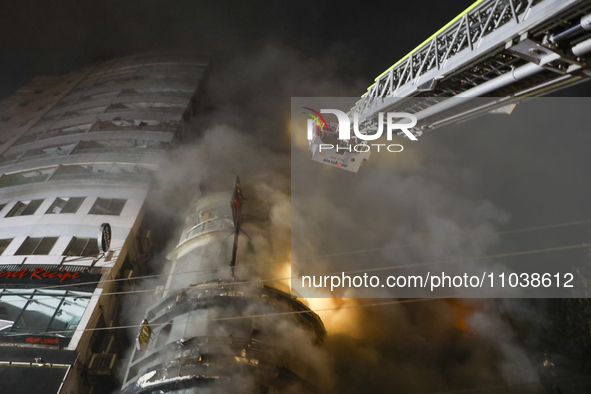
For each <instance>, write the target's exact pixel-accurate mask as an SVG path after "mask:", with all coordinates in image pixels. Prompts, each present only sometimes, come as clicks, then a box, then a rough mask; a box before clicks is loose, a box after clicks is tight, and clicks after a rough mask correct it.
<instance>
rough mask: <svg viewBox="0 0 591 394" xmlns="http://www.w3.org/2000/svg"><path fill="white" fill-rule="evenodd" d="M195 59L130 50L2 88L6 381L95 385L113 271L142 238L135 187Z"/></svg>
mask: <svg viewBox="0 0 591 394" xmlns="http://www.w3.org/2000/svg"><path fill="white" fill-rule="evenodd" d="M205 71H206V63H205V62H203V60H202V59H200V58H198V57H195V56H193V55H182V54H175V55H171V54H145V55H139V56H130V57H126V58H121V59H116V60H111V61H106V62H103V63H100V64H97V65H95V66H92V67H87V68H84V69H82V70H79V71H76V72H72V73H70V74H67V75H64V76H59V77H40V78H35V79H33V80H32V81H31V82H30V83H29V84H27V85H26V86H24V87H23V88H21V89H19V90H18V91H17V92H16V93H15V94H13V95H12V96H10V97H9V98H7V99H5V100H3V101H2V102H0V286H1V289H0V374H1V375H2V377H3V382H2V391H3V392H7V393H8V392H9V393H12V394H18V393H48V394H54V393H69V394H72V393H82V394H84V393H90V392H93V391H95V392H96V391H100V390H98V389H97V385H98V384H99V383H100V381H101V380H100V379H98V378H97V377H98V376H103V375H107V376H108V375H109V374H111V373H112V369H113V368H114V366H115V365H116V363H117V360H116V358H117V357H116V353H117V351H116V350H117V349H116V347H117V341H116V340H115V337H114V335H113V333H114V332H115V331H113V330H108V329H105V328H108V327H111V326H116V325H117V324H118V323H117V318H116V317H117V315H118V310H119V307H120V305H121V299H120V298H119V297H117V296H114V295H113V294H112V293H114V292H116V291H117V290H118V286H120V285H121V284H124V283H125V282H124V281H123V282H121V281H118V282H117V281H113V280H114V279H125V278H127V277H131V276H135V275H137V267H139V268H140V269H141V262H142V261H143V260H144V258H145V256H146V254H147V253H148V252H149V250H150V246H151V245H150V244H151V241H150V231H149V228H150V223H149V222H147V221H146V220H145V199H146V196H147V193H148V190H149V187H150V184H151V182H152V179H153V175H154V173H155V172H156V171H158V168H159V166H160V163H161V160H162V158H163V157H164V155H165V153H166V152H167V150H169V148H170V147H171V146H173V145H174V144H175V143H177V141H179V140H181V137H182V135H183V133H184V131H185V129H184V126H183V125H184V124H186V122H185V120H186V119H188V118H190V116H191V114H192V112H193V109H194V107H195V105H194V103H195V97H196V95H195V92H196V91H197V90H198V85H199V83H200V81H201V80H202V77H203V75H204V73H205ZM103 224H105V225H103ZM107 224H109V225H107ZM97 234H98V236H97ZM132 271H136V272H132ZM119 289H120V288H119ZM95 389H96V390H95Z"/></svg>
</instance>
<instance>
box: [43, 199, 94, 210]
mask: <svg viewBox="0 0 591 394" xmlns="http://www.w3.org/2000/svg"><path fill="white" fill-rule="evenodd" d="M85 198H86V197H70V198H60V197H58V198H56V199H55V201H54V202H53V204H51V206H50V207H49V209H48V210H47V212H45V213H76V212H77V211H78V208H80V205H81V204H82V202H83V201H84V199H85Z"/></svg>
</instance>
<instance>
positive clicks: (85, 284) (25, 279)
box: [0, 264, 102, 291]
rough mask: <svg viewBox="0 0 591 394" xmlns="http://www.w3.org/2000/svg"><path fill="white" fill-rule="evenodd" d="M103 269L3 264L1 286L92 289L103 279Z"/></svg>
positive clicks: (0, 269)
mask: <svg viewBox="0 0 591 394" xmlns="http://www.w3.org/2000/svg"><path fill="white" fill-rule="evenodd" d="M101 276H102V269H101V268H96V267H83V266H64V265H43V266H39V265H32V264H31V265H20V264H19V265H12V264H11V265H3V266H0V286H1V287H4V288H13V289H14V288H21V289H22V288H27V289H30V288H43V287H45V286H60V285H67V286H68V288H70V289H71V290H78V291H92V290H93V289H94V288H95V287H96V286H97V284H98V281H99V280H100V279H101Z"/></svg>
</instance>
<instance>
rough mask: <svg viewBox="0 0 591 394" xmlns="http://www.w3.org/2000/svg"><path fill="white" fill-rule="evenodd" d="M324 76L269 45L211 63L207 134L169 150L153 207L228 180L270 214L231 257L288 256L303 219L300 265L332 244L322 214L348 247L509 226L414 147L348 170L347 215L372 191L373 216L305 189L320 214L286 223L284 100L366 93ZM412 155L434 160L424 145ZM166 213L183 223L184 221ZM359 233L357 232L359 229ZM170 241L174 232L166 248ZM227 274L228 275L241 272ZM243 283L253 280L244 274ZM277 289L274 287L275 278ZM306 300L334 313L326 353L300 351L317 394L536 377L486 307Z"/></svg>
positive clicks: (316, 66)
mask: <svg viewBox="0 0 591 394" xmlns="http://www.w3.org/2000/svg"><path fill="white" fill-rule="evenodd" d="M335 68H336V61H335V60H334V59H327V58H319V59H307V58H303V57H302V56H300V55H299V54H298V53H297V52H295V51H293V50H289V49H286V48H276V47H274V48H267V49H265V50H263V51H261V52H260V53H258V54H256V55H253V56H250V57H244V58H241V59H240V60H239V61H238V60H236V61H233V62H230V63H224V64H218V65H217V66H216V68H215V69H214V73H213V75H212V76H211V78H210V80H209V81H208V84H207V89H206V90H207V91H206V97H208V98H209V100H210V101H209V103H208V106H209V108H208V119H207V124H208V127H207V130H206V132H204V130H201V132H202V133H201V136H200V138H198V140H197V141H196V142H195V143H194V144H192V145H187V146H182V147H179V148H178V149H177V150H176V151H175V152H174V154H173V155H172V156H171V159H170V163H167V164H166V165H165V166H164V168H165V170H164V171H163V172H162V173H161V176H160V178H159V182H158V184H159V188H158V189H157V192H156V198H155V199H154V201H160V202H159V203H158V205H159V206H160V205H162V206H163V207H183V206H186V203H187V202H188V201H190V200H191V199H192V198H193V197H194V196H195V194H194V193H195V192H196V186H197V185H198V184H199V183H201V182H205V181H208V182H215V183H217V184H218V185H220V186H223V185H226V187H231V185H232V184H233V181H234V177H235V176H236V175H239V176H240V177H241V179H242V182H243V185H244V186H245V190H244V193H245V196H246V198H247V201H246V202H247V203H248V202H249V200H250V202H251V203H254V204H252V206H258V207H261V206H262V207H264V211H266V217H267V219H266V221H264V222H258V223H257V222H255V223H252V224H250V225H249V227H245V232H246V235H248V237H246V236H243V237H241V247H240V250H239V253H240V256H239V259H240V264H243V265H251V264H262V263H277V262H285V261H288V260H289V258H290V239H291V234H290V230H291V228H290V225H289V224H290V220H291V219H293V220H295V221H303V222H305V229H306V230H307V231H309V235H313V236H312V237H307V238H305V239H308V240H310V239H313V241H312V240H310V241H309V242H306V243H305V244H303V245H298V247H299V250H300V251H301V250H303V251H304V252H305V255H307V256H314V255H317V254H321V253H322V252H323V251H326V249H325V248H326V246H327V245H328V246H330V245H331V242H332V241H331V236H330V234H315V233H314V227H315V224H316V223H317V221H318V220H323V219H326V218H327V217H328V216H327V215H328V214H327V213H326V212H339V213H340V215H339V224H340V225H341V226H342V229H343V230H344V231H343V232H342V233H343V234H345V233H347V232H349V233H350V234H352V235H351V238H350V240H351V245H352V249H355V248H356V247H357V246H358V245H363V244H367V243H368V242H370V243H371V242H375V243H376V244H379V243H380V242H381V243H382V244H383V243H384V242H385V243H386V244H389V243H391V244H399V243H407V242H414V241H417V240H437V239H440V238H442V237H449V236H450V235H460V234H465V233H466V232H472V233H474V232H476V233H479V232H482V233H485V232H491V231H495V229H496V228H498V226H499V225H501V224H503V223H505V222H506V221H507V220H508V217H507V215H506V214H505V213H503V212H502V211H500V210H499V209H497V208H495V207H494V206H493V205H492V204H491V203H490V202H487V201H486V200H484V199H482V198H481V197H479V196H478V194H477V193H474V191H473V190H471V188H470V185H472V184H478V179H477V174H475V173H473V172H471V171H469V170H464V169H459V168H457V167H456V166H455V165H454V161H453V155H451V153H449V152H447V153H446V152H439V153H437V154H434V155H430V156H428V155H426V154H425V155H424V156H421V154H420V153H419V152H414V154H411V155H409V156H407V159H405V160H404V161H402V162H400V163H398V164H399V165H398V166H397V167H396V168H394V167H393V166H392V165H391V164H390V163H387V162H384V161H382V160H376V161H375V162H372V165H375V168H374V169H373V171H371V172H369V171H368V172H367V173H365V174H364V175H361V174H358V175H357V176H358V182H359V188H358V189H357V190H348V191H344V192H347V193H349V194H350V196H351V198H350V200H349V201H348V204H352V206H354V204H356V203H357V202H359V201H363V200H364V199H367V197H368V196H372V203H373V204H378V205H380V206H382V207H383V212H384V215H383V216H382V217H379V218H372V219H371V220H368V221H367V222H363V223H354V222H353V221H352V220H351V218H350V217H348V216H347V214H346V212H347V208H351V206H349V207H346V208H345V209H343V207H340V206H339V205H338V204H336V203H335V202H331V201H323V200H319V199H318V196H321V195H322V194H321V193H319V194H318V196H317V195H315V194H314V191H313V190H310V194H309V195H308V198H310V199H314V198H316V200H314V201H313V202H314V204H313V205H315V206H316V207H318V209H317V210H315V211H313V214H310V211H305V210H303V209H299V208H301V207H298V206H297V205H296V206H294V212H295V214H296V217H293V218H292V217H291V212H290V207H291V205H290V204H291V201H290V191H291V190H290V176H291V175H292V174H291V173H290V156H289V155H290V134H289V115H290V113H289V109H290V97H292V96H353V95H356V94H357V93H358V92H360V91H362V90H363V89H362V87H363V86H365V85H366V83H365V82H363V81H343V80H340V79H338V78H336V77H334V75H336V74H337V73H336V72H333V71H334V70H335ZM422 148H424V149H425V151H429V152H431V153H432V152H436V150H434V149H430V147H429V146H428V142H427V143H426V144H423V145H422ZM431 148H432V147H431ZM319 166H320V165H319ZM166 168H168V170H166ZM158 197H159V198H160V200H159V199H158ZM184 204H185V205H184ZM322 208H324V209H325V210H324V211H323V209H322ZM163 212H165V213H167V214H171V215H176V217H177V218H183V217H184V212H173V211H170V212H168V211H167V210H163ZM322 212H325V213H324V214H323V213H322ZM253 216H256V215H253ZM177 224H178V223H177ZM359 228H364V229H366V232H360V231H356V230H357V229H359ZM170 229H171V227H168V230H170ZM392 229H394V232H392V231H390V230H392ZM367 230H371V231H369V232H368V231H367ZM374 230H375V232H374ZM383 230H384V231H383ZM385 230H388V231H385ZM170 232H171V233H174V231H170ZM296 239H298V238H297V236H296ZM176 241H177V239H176V237H173V238H172V239H171V245H170V246H171V247H172V245H173V244H175V243H176ZM497 241H498V240H497V239H495V238H494V237H493V238H492V239H490V238H487V239H478V240H472V241H469V242H467V241H456V242H451V243H444V244H439V245H436V246H430V247H427V248H423V249H421V250H418V251H416V250H415V251H411V252H406V251H404V252H399V253H397V256H396V258H397V261H401V262H404V261H415V259H418V258H421V259H442V258H448V257H450V256H452V257H457V256H458V255H461V254H464V253H465V254H466V255H470V256H478V255H481V254H485V253H486V251H487V249H488V248H489V247H491V246H492V245H494V244H495V243H496V242H497ZM335 246H336V244H335ZM310 263H313V264H315V265H316V266H317V267H318V266H320V267H322V269H325V270H328V271H330V272H332V271H335V270H336V269H338V267H337V266H334V261H331V260H329V259H324V260H310ZM263 268H264V269H260V270H255V273H254V274H255V275H258V277H260V278H263V279H268V278H277V277H279V278H284V277H288V276H289V275H290V273H289V266H288V265H286V264H271V265H268V266H263ZM237 272H238V275H239V274H240V270H238V271H237ZM252 274H253V272H252V271H250V272H249V274H248V276H250V275H252ZM297 274H298V272H293V275H297ZM282 284H283V286H285V284H286V282H283V283H282ZM275 285H277V287H279V288H281V283H280V282H275ZM319 295H321V296H326V294H319ZM342 296H343V297H347V294H346V293H344V294H342ZM309 301H310V303H311V305H312V307H315V308H320V309H322V308H326V307H329V308H336V310H334V311H330V312H320V316H321V317H322V318H323V319H324V322H325V324H326V326H327V329H328V332H329V335H328V337H327V339H326V341H325V344H324V346H323V349H324V350H318V351H317V350H314V351H312V350H311V349H312V348H309V349H308V350H307V351H309V354H308V356H309V358H312V359H316V360H318V359H322V360H324V361H323V363H322V364H324V365H325V366H326V365H327V366H328V369H329V370H330V371H331V372H330V373H331V376H332V377H331V379H326V382H330V385H331V388H330V390H329V389H324V391H326V392H328V391H332V392H335V393H359V392H375V393H382V392H384V393H386V392H404V393H430V392H444V391H449V390H460V389H471V388H480V387H487V386H503V385H505V384H517V383H524V382H529V381H532V380H535V374H534V373H533V372H532V371H533V369H532V368H531V366H530V364H529V361H528V360H527V357H526V356H525V354H524V353H523V351H521V350H520V349H519V347H518V346H517V345H516V343H515V340H514V338H513V336H512V334H511V331H510V329H509V328H508V327H507V326H506V324H505V323H503V322H502V320H501V318H500V317H499V315H498V313H497V312H496V309H495V307H494V305H493V304H491V303H489V302H487V301H470V300H462V301H450V300H434V301H426V302H417V303H411V304H399V305H390V306H383V307H368V308H349V307H352V306H353V307H354V306H357V305H359V304H363V303H366V302H372V301H373V300H355V299H346V298H345V299H327V298H324V299H317V300H314V299H311V300H309ZM340 307H346V308H342V309H339V308H340ZM491 327H494V329H491ZM314 352H316V353H314ZM312 353H314V354H312ZM515 371H519V373H515Z"/></svg>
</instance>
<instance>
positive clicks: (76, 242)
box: [64, 237, 99, 256]
mask: <svg viewBox="0 0 591 394" xmlns="http://www.w3.org/2000/svg"><path fill="white" fill-rule="evenodd" d="M64 254H65V255H66V256H98V254H99V249H98V243H97V239H96V238H80V237H74V238H72V241H71V242H70V245H68V248H67V249H66V252H65V253H64Z"/></svg>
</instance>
